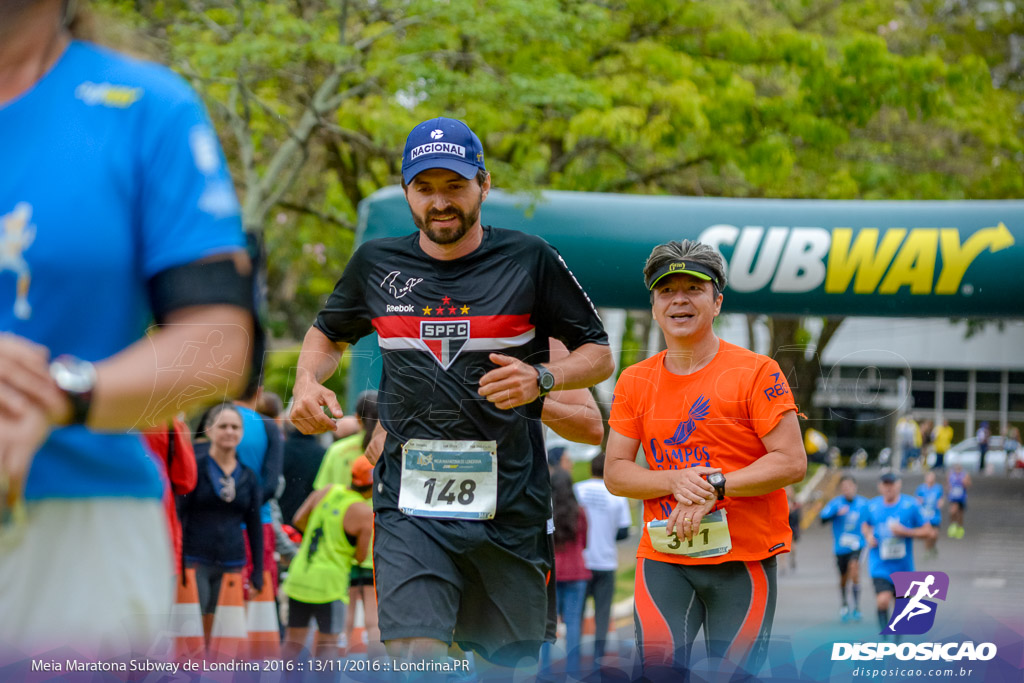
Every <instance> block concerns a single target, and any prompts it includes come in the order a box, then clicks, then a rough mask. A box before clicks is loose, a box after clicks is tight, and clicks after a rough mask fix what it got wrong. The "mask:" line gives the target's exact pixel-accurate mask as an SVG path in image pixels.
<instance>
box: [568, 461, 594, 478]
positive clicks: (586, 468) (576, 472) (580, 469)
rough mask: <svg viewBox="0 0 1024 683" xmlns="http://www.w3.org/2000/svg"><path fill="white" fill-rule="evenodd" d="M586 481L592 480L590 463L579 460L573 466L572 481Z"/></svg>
mask: <svg viewBox="0 0 1024 683" xmlns="http://www.w3.org/2000/svg"><path fill="white" fill-rule="evenodd" d="M584 479H590V461H589V460H577V461H575V462H573V464H572V480H573V482H577V481H583V480H584Z"/></svg>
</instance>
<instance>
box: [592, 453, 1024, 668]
mask: <svg viewBox="0 0 1024 683" xmlns="http://www.w3.org/2000/svg"><path fill="white" fill-rule="evenodd" d="M878 474H879V471H878V470H877V469H867V470H860V471H856V472H854V476H855V478H856V479H857V481H858V487H859V490H860V493H861V494H862V495H864V496H867V497H868V498H872V497H874V496H875V495H878V493H877V481H878ZM922 478H923V477H922V475H921V474H919V473H910V474H906V475H905V476H904V479H903V491H904V492H905V493H908V494H909V495H913V492H914V489H916V488H917V486H918V485H919V484H920V483H921V481H922ZM836 479H838V477H836ZM834 483H835V482H833V487H832V488H828V487H826V491H825V494H826V495H828V497H831V495H834V493H833V490H834ZM809 522H810V523H809V525H807V528H806V529H805V530H804V531H803V533H802V535H801V538H800V541H799V543H798V544H797V546H796V553H795V555H796V568H795V569H791V568H790V567H789V565H790V562H789V560H790V558H789V557H788V556H780V559H781V560H782V561H781V562H780V567H782V568H783V570H782V571H781V572H780V575H779V603H778V609H777V611H776V616H775V627H774V632H773V641H774V643H773V648H774V649H773V656H777V659H776V660H775V663H776V664H775V666H772V660H769V664H768V665H766V669H765V670H764V671H763V672H762V674H763V675H765V676H768V675H769V673H770V674H772V675H775V676H779V675H783V676H784V675H785V674H786V673H787V672H790V673H795V672H792V671H791V667H790V669H788V670H787V668H786V666H785V665H784V664H785V662H784V660H789V661H795V662H796V666H797V669H799V668H800V667H802V666H803V665H804V663H805V662H806V660H807V659H808V657H812V656H813V652H814V650H816V649H820V648H823V647H826V648H828V649H829V650H830V649H831V645H832V643H833V642H836V641H841V642H857V641H877V640H878V631H879V628H878V621H877V617H876V612H875V608H874V600H875V595H874V589H873V588H872V585H871V580H870V577H869V576H868V573H867V563H866V562H864V566H863V571H862V577H861V611H862V612H863V614H864V620H863V621H862V622H861V623H858V624H841V623H840V621H839V595H838V574H837V570H836V567H835V558H834V555H833V554H832V536H831V531H830V528H829V527H827V526H824V525H821V524H820V523H819V522H817V520H814V519H811V520H809ZM965 527H966V529H967V533H966V536H965V538H963V539H962V540H954V539H950V538H948V537H947V536H946V533H945V519H944V524H943V529H942V531H941V532H940V537H939V542H938V551H939V554H938V556H937V557H936V558H932V559H928V558H924V553H923V551H922V549H921V548H916V549H915V557H916V558H917V569H918V570H929V569H931V570H937V571H943V572H946V573H947V574H948V575H949V579H950V589H949V595H948V598H947V600H946V601H945V602H944V603H940V604H939V606H938V608H937V615H936V621H935V625H934V627H933V628H932V629H931V631H929V633H927V634H926V635H925V636H920V637H918V639H919V640H921V639H927V641H929V642H930V641H943V640H947V639H948V640H958V641H962V640H974V641H975V642H979V643H980V642H983V641H986V640H996V641H997V642H998V639H1000V638H1001V639H1002V640H1003V641H1004V642H1005V643H1008V644H1009V646H1008V647H1004V646H1003V643H998V644H999V645H1000V652H1001V653H1004V652H1005V653H1008V655H1009V657H1010V658H1011V661H1013V658H1014V657H1016V658H1017V660H1020V659H1021V657H1022V655H1021V650H1022V647H1021V645H1022V644H1024V478H1006V477H1001V476H991V477H978V476H975V480H974V486H973V488H972V489H971V490H970V493H969V498H968V509H967V515H966V523H965ZM915 545H918V546H919V545H920V542H919V541H915ZM621 550H622V554H623V566H624V565H625V561H631V559H630V558H631V556H630V552H631V549H630V548H628V547H624V548H622V549H621ZM618 607H619V610H620V615H624V614H628V611H626V610H628V605H619V606H618ZM624 607H625V608H626V610H623V608H624ZM616 625H617V627H618V628H617V630H616V634H615V635H616V636H617V637H618V639H619V644H620V647H619V652H620V657H618V658H612V657H609V658H606V660H605V661H604V662H603V663H604V664H605V665H606V666H611V667H614V668H616V669H620V670H628V667H629V666H630V665H631V660H632V639H633V627H632V620H631V619H630V618H628V617H626V618H621V619H619V620H618V622H617V624H616ZM698 640H699V639H698ZM698 647H700V644H699V643H698ZM588 650H589V644H588V642H587V640H585V641H584V655H585V656H586V654H588ZM789 653H792V654H791V655H790V654H789ZM818 656H819V657H820V653H818ZM1015 666H1018V667H1021V668H1024V661H1017V662H1016V663H1015ZM847 668H849V667H847ZM845 678H846V679H847V680H849V675H848V674H847V676H846V677H845ZM931 680H936V679H934V678H933V679H931ZM1021 680H1024V677H1022V679H1021Z"/></svg>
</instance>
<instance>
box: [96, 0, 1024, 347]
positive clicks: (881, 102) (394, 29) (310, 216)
mask: <svg viewBox="0 0 1024 683" xmlns="http://www.w3.org/2000/svg"><path fill="white" fill-rule="evenodd" d="M94 4H95V5H96V6H97V8H98V9H99V10H100V12H101V14H102V16H103V17H104V19H105V20H106V22H107V25H108V26H110V27H112V28H110V29H109V30H110V31H112V32H119V33H118V35H120V36H121V38H122V39H123V40H127V41H129V42H131V43H132V44H134V45H135V46H136V48H137V49H139V50H140V51H142V52H145V53H147V54H148V55H150V56H152V57H154V58H156V59H158V60H161V61H164V62H165V63H168V64H169V65H171V66H172V67H173V68H175V69H177V70H178V71H180V72H181V73H182V74H184V75H185V76H186V77H187V78H188V79H189V80H190V81H192V83H193V84H194V85H195V86H196V87H197V88H198V89H199V90H200V92H201V93H202V94H203V96H204V98H205V99H206V102H207V104H208V106H209V107H210V110H211V113H212V115H213V117H214V119H215V122H216V124H217V126H218V129H219V131H220V133H221V138H222V140H223V141H224V144H225V148H226V151H227V153H228V155H229V158H230V161H231V165H232V169H233V172H234V176H235V178H236V181H237V183H238V185H239V192H240V195H241V196H242V197H243V202H244V209H245V221H246V224H247V227H248V228H250V229H255V230H262V231H263V233H264V235H265V239H266V242H267V244H268V247H269V249H270V251H271V253H272V254H273V258H272V260H271V262H270V267H269V282H270V308H271V312H272V318H273V323H274V330H275V331H276V333H277V334H278V335H281V336H285V337H292V338H298V337H300V336H301V334H302V333H303V331H304V330H305V329H306V327H307V326H308V324H309V321H310V320H311V319H312V315H313V312H314V311H315V310H316V308H317V306H318V304H319V302H320V301H321V300H322V298H323V296H324V295H325V294H326V293H327V292H328V291H329V290H330V288H331V287H332V285H333V281H334V278H335V277H337V275H338V274H339V273H340V271H341V268H342V266H343V265H344V263H345V261H346V260H347V257H348V255H349V253H350V251H351V248H352V244H353V237H354V236H353V230H354V226H355V223H356V212H357V205H358V203H359V202H360V201H361V200H362V199H363V198H365V197H366V196H368V195H369V194H371V193H372V192H374V191H375V190H376V189H378V188H380V187H382V186H385V185H389V184H395V183H396V182H397V181H398V177H399V176H398V171H399V165H400V153H401V149H402V145H403V142H404V137H405V135H406V133H407V132H408V130H409V129H410V128H411V127H412V126H413V125H415V124H416V123H417V122H419V121H421V120H423V119H425V118H428V117H430V116H434V115H439V114H445V115H449V116H455V117H459V118H463V119H465V120H467V121H469V122H470V123H471V125H472V126H473V127H474V129H475V130H477V131H478V132H479V133H480V134H481V136H482V138H483V142H484V147H485V150H486V153H487V162H488V167H489V169H490V171H491V172H492V176H493V179H494V182H495V183H496V184H497V185H499V186H502V187H505V188H509V189H517V190H536V189H544V188H553V189H563V190H579V191H605V192H627V193H647V194H679V195H715V196H734V197H787V198H797V197H815V198H826V199H839V198H843V199H911V198H912V199H983V198H985V199H988V198H1007V197H1019V196H1021V194H1022V192H1024V173H1022V170H1021V169H1022V162H1024V150H1022V146H1021V123H1022V113H1021V111H1022V110H1021V99H1022V93H1024V74H1022V66H1021V64H1022V60H1024V58H1022V53H1024V50H1022V45H1024V43H1022V38H1021V36H1022V35H1024V30H1022V29H1024V12H1022V11H1021V10H1019V9H1017V8H1016V7H1015V4H1013V3H993V2H981V1H980V0H903V1H902V2H891V1H890V0H771V1H769V2H749V1H745V0H716V1H715V2H707V1H706V0H662V1H660V2H651V1H650V0H610V1H600V2H598V1H583V0H487V1H486V2H485V1H484V0H287V1H286V0H230V1H229V0H159V1H151V0H135V1H134V2H132V1H129V0H94ZM777 327H778V329H779V330H783V331H785V330H790V329H791V328H792V331H793V332H794V334H795V333H796V331H797V330H799V329H802V327H801V326H800V325H788V324H780V325H779V326H777ZM798 342H799V340H794V339H790V340H786V339H782V338H779V339H776V343H777V344H786V343H798Z"/></svg>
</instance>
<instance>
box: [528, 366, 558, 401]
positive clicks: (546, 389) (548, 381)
mask: <svg viewBox="0 0 1024 683" xmlns="http://www.w3.org/2000/svg"><path fill="white" fill-rule="evenodd" d="M533 369H534V370H536V371H537V388H538V389H540V396H547V395H548V394H550V393H551V390H552V389H554V388H555V376H554V375H552V374H551V371H550V370H548V369H547V368H546V367H544V366H543V365H541V364H540V363H538V364H537V365H534V366H533ZM538 398H539V396H538Z"/></svg>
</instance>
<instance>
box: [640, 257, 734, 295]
mask: <svg viewBox="0 0 1024 683" xmlns="http://www.w3.org/2000/svg"><path fill="white" fill-rule="evenodd" d="M666 275H692V276H694V277H695V278H698V279H701V280H704V281H706V282H711V283H714V285H715V287H718V289H721V288H722V285H721V283H720V282H719V281H718V276H717V275H716V274H715V272H714V271H713V270H711V269H710V268H708V267H707V266H705V265H703V264H701V263H695V262H693V261H669V262H668V263H666V264H665V265H663V266H662V267H661V268H658V269H657V270H656V271H654V273H652V274H651V277H650V278H649V279H648V280H647V289H654V285H656V284H658V280H660V279H662V278H663V277H665V276H666Z"/></svg>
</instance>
